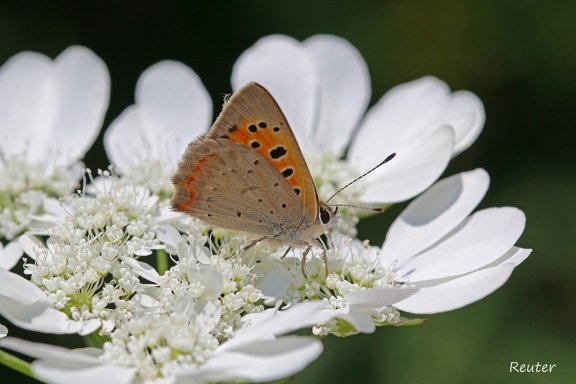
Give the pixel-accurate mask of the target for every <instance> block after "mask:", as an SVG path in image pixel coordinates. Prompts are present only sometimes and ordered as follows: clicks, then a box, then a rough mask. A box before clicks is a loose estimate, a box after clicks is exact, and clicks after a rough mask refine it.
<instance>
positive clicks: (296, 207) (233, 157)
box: [172, 136, 302, 238]
mask: <svg viewBox="0 0 576 384" xmlns="http://www.w3.org/2000/svg"><path fill="white" fill-rule="evenodd" d="M172 182H173V183H174V186H175V194H174V197H173V198H172V206H173V208H174V209H176V210H178V211H181V212H185V213H188V214H189V215H191V216H194V217H197V218H199V219H201V220H203V221H205V222H207V223H209V224H212V225H216V226H219V227H223V228H228V229H232V230H238V231H243V232H250V233H253V234H259V235H267V236H271V237H272V238H274V237H278V236H282V237H285V236H288V237H290V236H292V235H291V234H292V233H297V232H298V228H299V226H300V224H301V222H302V221H301V220H302V217H301V211H302V208H301V203H300V201H299V199H298V197H297V196H296V195H295V194H294V192H293V190H292V187H291V186H290V185H289V184H288V183H286V182H285V180H284V179H283V178H282V177H281V175H280V174H279V173H278V172H277V171H276V169H274V168H273V166H272V165H271V164H269V163H268V162H267V160H266V159H264V158H263V157H262V156H261V155H260V154H259V153H258V152H256V151H253V150H250V149H249V148H246V147H245V146H243V145H241V144H237V143H234V142H232V141H230V140H228V139H226V138H211V137H206V136H201V137H199V138H198V139H196V140H195V141H193V142H192V143H190V144H189V145H188V148H187V149H186V152H185V153H184V155H183V157H182V162H181V163H180V166H179V168H178V172H177V173H176V174H175V175H174V177H173V178H172Z"/></svg>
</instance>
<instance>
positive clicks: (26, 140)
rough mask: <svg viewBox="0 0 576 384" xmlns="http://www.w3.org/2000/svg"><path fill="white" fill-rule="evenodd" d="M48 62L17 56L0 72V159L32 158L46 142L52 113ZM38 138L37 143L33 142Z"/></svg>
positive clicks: (32, 54)
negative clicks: (39, 145)
mask: <svg viewBox="0 0 576 384" xmlns="http://www.w3.org/2000/svg"><path fill="white" fill-rule="evenodd" d="M52 70H53V68H52V62H51V60H50V59H49V58H48V57H46V56H44V55H41V54H39V53H35V52H21V53H19V54H17V55H14V56H12V57H11V58H10V59H9V60H8V61H7V62H6V63H5V64H4V65H3V66H2V67H1V68H0V121H1V122H2V123H1V124H0V149H1V153H2V157H4V158H7V157H10V156H13V155H21V154H26V155H27V156H33V155H35V153H34V152H35V151H41V154H42V155H45V152H44V150H43V149H42V148H37V146H38V144H43V142H44V141H47V140H48V139H49V135H50V123H51V122H52V120H53V119H54V116H53V112H54V109H55V105H54V100H53V98H52V95H53V93H54V90H53V84H51V81H50V75H51V73H52ZM36 138H38V139H39V140H40V143H37V142H36V141H35V140H36Z"/></svg>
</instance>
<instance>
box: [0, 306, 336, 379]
mask: <svg viewBox="0 0 576 384" xmlns="http://www.w3.org/2000/svg"><path fill="white" fill-rule="evenodd" d="M321 307H322V303H318V302H317V303H304V304H300V305H296V306H294V307H292V308H290V309H288V310H286V311H283V312H281V313H279V312H277V311H275V310H272V311H269V312H266V313H263V314H256V315H251V316H250V317H249V318H246V319H245V321H244V326H243V328H242V331H241V333H240V334H239V335H238V336H237V337H235V338H233V339H231V340H230V341H227V342H224V343H222V344H220V345H219V346H217V347H216V348H215V349H213V351H212V353H211V354H210V355H206V356H205V357H204V359H205V361H201V362H196V363H194V362H189V363H188V364H187V366H185V364H181V366H177V365H174V366H171V367H170V368H171V369H172V370H166V371H165V372H164V374H165V376H163V378H158V379H160V381H159V382H167V383H184V382H194V383H206V382H216V381H251V382H266V381H274V380H279V379H282V378H285V377H287V376H290V375H292V374H294V373H296V372H299V371H300V370H302V369H303V368H305V367H306V366H307V365H308V364H309V363H310V362H311V361H313V360H315V359H316V358H317V357H318V356H319V355H320V353H321V352H322V344H321V343H320V341H318V340H315V339H313V338H310V337H300V336H282V335H284V334H286V333H288V332H292V331H294V330H297V329H299V328H301V327H303V326H306V325H309V324H313V322H311V321H314V322H315V321H327V319H328V317H327V316H326V315H325V314H321V315H319V314H318V313H319V312H318V310H319V309H320V308H321ZM149 320H150V321H153V320H154V318H152V317H151V318H150V319H149ZM164 320H167V319H164ZM169 324H170V325H174V323H169ZM133 329H134V330H135V331H136V330H139V331H138V332H139V333H140V336H139V338H138V339H140V340H141V343H143V344H142V345H143V346H144V345H146V343H149V342H151V341H153V340H152V339H150V338H147V337H144V335H146V334H147V332H152V333H158V334H166V335H169V334H171V333H173V331H177V330H178V328H176V329H174V330H171V329H170V327H169V326H167V324H166V323H165V322H164V323H162V322H160V323H159V324H158V325H157V326H156V329H152V328H149V327H147V326H145V327H142V326H140V327H134V328H133ZM188 336H189V335H187V334H183V335H182V338H183V340H181V342H182V341H188ZM169 337H170V340H171V342H174V343H178V342H179V341H178V335H177V334H174V335H173V337H172V336H169ZM130 340H131V341H135V340H136V339H135V338H131V339H130ZM164 342H166V341H164ZM195 342H198V340H196V341H189V343H195ZM109 345H110V347H108V348H111V349H114V350H116V351H117V352H119V353H122V354H126V353H127V352H128V351H127V350H126V349H124V350H123V351H122V350H121V349H120V348H118V349H116V348H115V346H113V345H112V344H109ZM0 347H3V348H8V349H11V350H14V351H18V352H20V353H24V354H26V355H29V356H32V357H35V358H37V359H38V360H36V361H35V362H33V363H32V369H33V371H34V373H35V374H36V375H37V376H38V377H39V378H41V379H43V380H45V381H47V382H51V383H52V382H58V383H72V382H78V381H86V380H88V382H91V380H93V377H95V376H94V375H95V374H98V375H99V376H98V377H103V376H105V377H107V378H109V380H112V382H113V383H131V382H133V381H134V379H135V377H136V376H137V375H138V373H137V369H136V368H134V367H133V366H131V367H126V366H124V367H123V366H122V365H123V363H126V361H125V360H124V361H123V360H115V361H107V359H102V358H101V357H102V356H103V352H102V351H99V350H95V349H88V348H86V349H83V350H74V351H70V350H66V349H64V348H59V347H54V346H50V345H45V344H37V343H31V342H27V341H23V340H18V339H14V338H4V339H3V340H2V341H0ZM193 347H194V344H191V345H184V344H181V345H180V348H182V350H185V349H186V348H193ZM133 348H135V346H134V347H133ZM131 350H132V351H136V350H135V349H131ZM153 350H154V351H155V353H154V355H153V356H146V355H143V356H142V358H143V360H145V359H150V358H154V359H156V360H157V362H167V361H168V360H169V359H168V360H166V359H167V356H166V355H165V354H162V352H161V351H160V350H159V349H153ZM99 357H100V358H99ZM134 363H136V362H134ZM180 363H184V361H181V362H180ZM166 365H167V366H170V364H166ZM139 378H140V380H143V381H144V382H158V381H156V380H154V379H152V378H151V379H150V380H147V378H143V377H139ZM162 380H164V381H162Z"/></svg>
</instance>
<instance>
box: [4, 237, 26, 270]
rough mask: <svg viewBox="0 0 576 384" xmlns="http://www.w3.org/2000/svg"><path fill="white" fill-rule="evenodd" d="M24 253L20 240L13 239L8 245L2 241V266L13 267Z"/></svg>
mask: <svg viewBox="0 0 576 384" xmlns="http://www.w3.org/2000/svg"><path fill="white" fill-rule="evenodd" d="M22 253H23V252H22V247H20V244H19V243H18V240H12V241H11V242H9V243H8V244H7V245H6V246H4V245H2V243H0V268H4V269H7V270H10V269H12V267H14V266H15V265H16V263H18V260H20V259H21V258H22Z"/></svg>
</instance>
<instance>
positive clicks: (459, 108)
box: [445, 91, 486, 155]
mask: <svg viewBox="0 0 576 384" xmlns="http://www.w3.org/2000/svg"><path fill="white" fill-rule="evenodd" d="M485 118H486V115H485V112H484V105H483V104H482V101H480V99H479V98H478V96H476V95H475V94H473V93H472V92H468V91H458V92H454V93H453V94H452V98H451V99H450V102H449V104H448V107H447V110H446V112H445V119H446V120H445V121H446V123H447V124H449V125H450V126H451V127H452V128H454V131H455V132H456V144H455V146H454V155H457V154H458V153H460V152H462V151H464V150H465V149H466V148H468V147H469V146H470V145H471V144H472V143H473V142H474V141H475V140H476V138H477V137H478V135H480V132H481V131H482V128H483V127H484V120H485Z"/></svg>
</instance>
